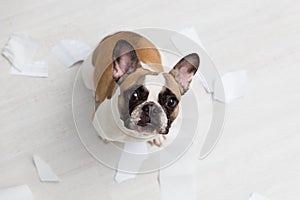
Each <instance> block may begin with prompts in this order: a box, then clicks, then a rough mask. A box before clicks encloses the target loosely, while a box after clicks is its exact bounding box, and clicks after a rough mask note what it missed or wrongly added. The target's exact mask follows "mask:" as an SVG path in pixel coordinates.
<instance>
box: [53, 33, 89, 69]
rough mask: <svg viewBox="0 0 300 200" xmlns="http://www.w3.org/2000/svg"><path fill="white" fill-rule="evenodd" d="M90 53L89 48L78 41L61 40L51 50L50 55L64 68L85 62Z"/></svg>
mask: <svg viewBox="0 0 300 200" xmlns="http://www.w3.org/2000/svg"><path fill="white" fill-rule="evenodd" d="M91 52H92V49H91V47H89V46H88V45H87V44H85V43H84V42H82V41H79V40H69V39H66V40H61V41H59V42H58V43H57V44H56V45H55V46H54V47H53V48H52V53H53V54H54V55H55V56H56V58H57V59H58V60H59V61H60V62H61V63H62V64H63V65H65V66H66V67H71V66H73V65H74V64H75V63H77V62H80V61H83V60H85V59H86V58H87V57H88V56H89V55H90V54H91Z"/></svg>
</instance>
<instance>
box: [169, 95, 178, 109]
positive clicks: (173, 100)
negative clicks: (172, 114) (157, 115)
mask: <svg viewBox="0 0 300 200" xmlns="http://www.w3.org/2000/svg"><path fill="white" fill-rule="evenodd" d="M176 105H177V99H176V98H175V97H170V98H169V99H168V101H167V106H168V107H169V108H174V107H175V106H176Z"/></svg>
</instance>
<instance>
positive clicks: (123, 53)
mask: <svg viewBox="0 0 300 200" xmlns="http://www.w3.org/2000/svg"><path fill="white" fill-rule="evenodd" d="M112 60H113V72H112V76H113V79H114V80H115V81H116V82H119V81H120V79H121V78H122V77H123V76H124V75H126V74H130V73H132V72H134V71H135V70H136V68H137V67H138V66H139V59H138V57H137V55H136V52H135V50H134V48H133V46H132V45H131V44H130V43H129V42H127V41H126V40H119V41H118V42H117V43H116V45H115V47H114V49H113V55H112Z"/></svg>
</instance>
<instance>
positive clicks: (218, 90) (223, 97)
mask: <svg viewBox="0 0 300 200" xmlns="http://www.w3.org/2000/svg"><path fill="white" fill-rule="evenodd" d="M247 79H248V77H247V72H246V71H245V70H239V71H234V72H228V73H226V74H224V75H223V76H222V77H221V79H217V80H216V81H215V85H214V95H213V97H214V99H216V100H218V101H221V102H225V103H230V102H232V101H233V100H235V99H237V98H240V97H243V96H245V95H246V93H247Z"/></svg>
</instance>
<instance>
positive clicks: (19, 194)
mask: <svg viewBox="0 0 300 200" xmlns="http://www.w3.org/2000/svg"><path fill="white" fill-rule="evenodd" d="M0 199H1V200H33V199H34V198H33V195H32V192H31V190H30V188H29V187H28V186H27V185H20V186H15V187H8V188H0Z"/></svg>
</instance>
